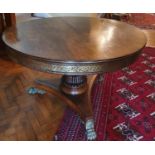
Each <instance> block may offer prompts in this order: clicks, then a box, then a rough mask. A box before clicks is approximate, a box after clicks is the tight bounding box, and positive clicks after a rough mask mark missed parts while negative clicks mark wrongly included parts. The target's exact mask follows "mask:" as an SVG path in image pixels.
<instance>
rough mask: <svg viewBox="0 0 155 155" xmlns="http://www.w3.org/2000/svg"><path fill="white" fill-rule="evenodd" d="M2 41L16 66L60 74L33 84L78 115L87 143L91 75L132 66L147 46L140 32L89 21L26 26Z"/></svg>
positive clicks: (60, 20)
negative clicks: (58, 98) (41, 85)
mask: <svg viewBox="0 0 155 155" xmlns="http://www.w3.org/2000/svg"><path fill="white" fill-rule="evenodd" d="M2 39H3V41H4V43H5V44H6V46H7V53H8V56H9V57H11V58H12V60H14V61H15V62H17V63H19V64H21V65H24V66H27V67H29V68H32V69H35V70H38V71H42V72H48V73H56V74H62V78H61V79H59V80H55V79H54V80H53V82H49V81H45V80H36V81H37V82H38V83H39V84H43V85H47V86H49V87H50V88H51V90H53V93H54V94H55V95H56V96H58V97H60V98H61V99H62V100H64V101H65V103H66V104H67V105H69V106H70V107H71V108H72V109H74V110H75V111H76V112H77V113H78V114H79V115H80V116H81V119H82V120H83V121H84V123H85V127H86V133H87V138H88V140H94V139H96V136H97V133H96V132H95V128H94V120H93V110H92V106H91V97H90V96H91V89H92V86H93V82H94V79H95V76H96V75H98V74H101V73H105V72H112V71H116V70H118V69H121V68H123V67H126V66H128V65H130V64H131V63H133V62H134V61H135V60H136V58H137V57H138V55H139V54H140V52H141V50H142V49H143V48H144V47H145V44H146V37H145V35H144V33H143V32H142V31H141V30H140V29H138V28H136V27H134V26H132V25H128V24H126V23H123V22H119V21H115V20H109V19H103V18H102V19H99V18H93V17H92V18H91V17H54V18H48V19H38V20H33V21H26V22H23V23H19V24H17V25H16V26H15V27H10V28H8V29H6V30H5V31H4V33H3V36H2ZM88 75H95V76H88ZM88 77H91V78H88ZM34 91H35V92H36V93H37V92H38V93H40V92H41V91H40V90H38V91H37V89H35V90H34V88H33V90H32V89H31V90H30V93H34Z"/></svg>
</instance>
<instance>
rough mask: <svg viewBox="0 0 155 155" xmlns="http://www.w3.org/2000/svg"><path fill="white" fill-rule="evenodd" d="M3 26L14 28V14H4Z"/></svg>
mask: <svg viewBox="0 0 155 155" xmlns="http://www.w3.org/2000/svg"><path fill="white" fill-rule="evenodd" d="M4 18H5V26H6V27H10V26H15V25H16V15H15V13H4Z"/></svg>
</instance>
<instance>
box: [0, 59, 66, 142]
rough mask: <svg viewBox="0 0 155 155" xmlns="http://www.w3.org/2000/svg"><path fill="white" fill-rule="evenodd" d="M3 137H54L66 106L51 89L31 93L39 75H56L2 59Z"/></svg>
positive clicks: (0, 134)
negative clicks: (34, 93) (29, 90)
mask: <svg viewBox="0 0 155 155" xmlns="http://www.w3.org/2000/svg"><path fill="white" fill-rule="evenodd" d="M0 75H1V76H0V140H52V138H53V136H54V134H55V132H56V130H57V128H58V126H59V123H60V121H61V119H62V116H63V112H64V109H65V105H64V104H63V101H60V100H59V99H58V98H57V97H55V96H54V95H52V94H51V93H50V92H47V94H45V95H43V96H40V95H34V96H33V95H32V96H31V95H28V94H27V92H26V89H27V88H28V87H29V86H36V85H35V83H34V82H33V81H34V80H35V79H36V78H52V77H53V78H55V77H59V76H51V75H49V74H45V73H40V72H36V71H32V70H29V69H27V68H25V67H22V66H20V65H17V64H15V63H13V62H12V61H10V60H9V59H8V58H6V57H1V58H0Z"/></svg>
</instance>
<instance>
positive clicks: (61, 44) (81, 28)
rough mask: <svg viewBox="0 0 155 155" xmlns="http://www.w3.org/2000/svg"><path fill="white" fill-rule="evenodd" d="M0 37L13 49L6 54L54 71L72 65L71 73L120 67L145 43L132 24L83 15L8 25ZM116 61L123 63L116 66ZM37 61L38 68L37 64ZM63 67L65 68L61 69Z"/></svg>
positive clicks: (33, 66) (139, 31)
mask: <svg viewBox="0 0 155 155" xmlns="http://www.w3.org/2000/svg"><path fill="white" fill-rule="evenodd" d="M3 40H4V42H5V43H6V45H8V46H9V47H10V48H11V49H14V50H15V52H14V51H12V52H9V53H10V55H11V56H12V57H14V59H16V61H17V62H19V63H22V64H23V65H26V66H28V67H32V68H35V69H38V70H42V71H45V72H58V73H68V70H70V71H71V70H72V68H74V69H75V70H74V69H73V70H74V71H73V72H74V73H76V72H79V73H81V74H82V73H83V72H84V73H86V70H87V72H88V73H91V72H93V73H96V72H97V70H98V72H102V70H103V71H104V72H105V71H110V70H112V71H113V70H115V69H120V68H121V67H124V66H123V65H124V64H125V65H128V64H130V61H131V62H133V58H135V57H137V55H138V53H139V50H141V49H142V48H143V47H144V46H145V44H146V38H145V35H144V34H143V33H142V32H141V30H139V29H138V28H136V27H134V26H131V25H128V24H126V23H123V22H118V21H114V20H108V19H97V18H86V17H76V18H75V17H74V18H73V17H70V18H69V17H64V18H60V17H58V18H57V17H55V18H49V19H40V20H34V21H29V22H25V23H21V24H18V25H17V27H11V28H8V29H7V30H6V31H5V32H4V34H3ZM22 57H24V59H22ZM130 58H131V59H130ZM21 59H22V61H20V60H21ZM120 60H122V61H123V62H122V63H121V64H119V65H118V63H119V62H120ZM29 62H30V63H29ZM39 63H40V65H41V66H42V67H38V64H39ZM30 64H32V65H31V66H30ZM35 64H37V65H35ZM48 64H50V65H51V64H53V66H52V67H50V66H49V65H48ZM40 65H39V66H40ZM64 66H65V67H66V66H67V67H68V68H69V69H68V68H67V67H66V68H65V69H62V68H64ZM79 66H80V68H79ZM83 66H84V67H83ZM85 66H86V67H85ZM109 66H110V67H109ZM117 66H118V67H117ZM113 67H114V68H113ZM53 68H54V69H53ZM96 68H97V69H96ZM83 69H84V71H83ZM66 70H67V71H66ZM73 72H72V73H73Z"/></svg>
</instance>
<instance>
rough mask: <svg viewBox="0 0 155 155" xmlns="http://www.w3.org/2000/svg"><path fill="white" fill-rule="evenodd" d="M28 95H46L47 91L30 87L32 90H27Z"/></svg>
mask: <svg viewBox="0 0 155 155" xmlns="http://www.w3.org/2000/svg"><path fill="white" fill-rule="evenodd" d="M27 93H28V94H30V95H34V94H40V95H44V94H45V93H46V91H45V90H41V89H38V88H35V87H30V88H28V89H27Z"/></svg>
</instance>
